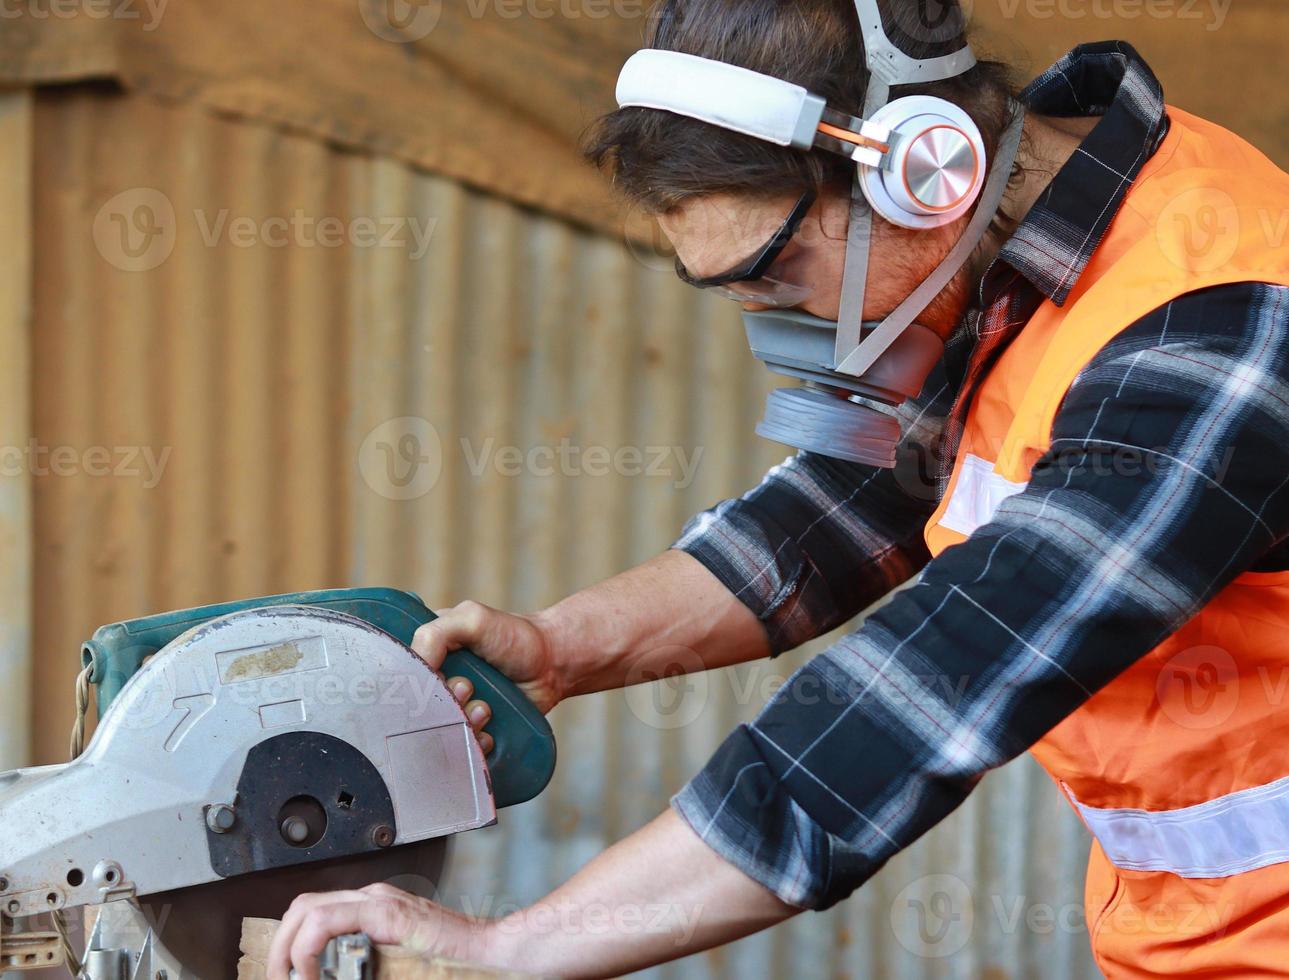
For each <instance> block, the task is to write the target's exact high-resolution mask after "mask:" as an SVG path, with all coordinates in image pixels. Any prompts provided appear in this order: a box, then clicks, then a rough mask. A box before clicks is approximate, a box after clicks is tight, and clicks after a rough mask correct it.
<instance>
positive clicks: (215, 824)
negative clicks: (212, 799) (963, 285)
mask: <svg viewBox="0 0 1289 980" xmlns="http://www.w3.org/2000/svg"><path fill="white" fill-rule="evenodd" d="M236 823H237V811H236V810H234V809H233V808H232V807H231V806H229V805H228V804H227V803H215V804H213V805H212V806H208V807H207V808H206V826H207V827H209V828H210V829H211V831H212V832H213V833H216V834H226V833H228V832H229V831H230V830H232V829H233V826H234V825H235V824H236Z"/></svg>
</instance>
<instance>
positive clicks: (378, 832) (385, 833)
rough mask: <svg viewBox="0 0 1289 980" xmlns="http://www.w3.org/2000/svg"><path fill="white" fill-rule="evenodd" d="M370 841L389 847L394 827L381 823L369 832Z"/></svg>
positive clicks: (392, 841) (392, 838)
mask: <svg viewBox="0 0 1289 980" xmlns="http://www.w3.org/2000/svg"><path fill="white" fill-rule="evenodd" d="M371 842H372V843H373V844H375V845H376V846H377V847H389V846H390V845H391V844H393V843H394V828H393V827H388V826H386V825H385V824H381V825H380V826H379V827H377V828H376V829H375V830H373V831H372V832H371Z"/></svg>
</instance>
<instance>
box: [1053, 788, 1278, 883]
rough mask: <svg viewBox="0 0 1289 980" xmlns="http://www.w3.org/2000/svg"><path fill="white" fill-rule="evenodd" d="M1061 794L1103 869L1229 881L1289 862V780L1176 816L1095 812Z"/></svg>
mask: <svg viewBox="0 0 1289 980" xmlns="http://www.w3.org/2000/svg"><path fill="white" fill-rule="evenodd" d="M1065 792H1066V793H1067V794H1069V797H1070V799H1071V801H1073V803H1074V805H1075V807H1076V808H1077V809H1078V811H1079V813H1080V814H1082V815H1083V819H1084V821H1086V822H1087V825H1088V829H1089V830H1091V831H1092V834H1093V836H1094V837H1096V839H1097V841H1098V842H1100V844H1101V849H1102V850H1104V851H1105V853H1106V857H1107V858H1109V859H1110V863H1111V864H1113V865H1115V866H1116V867H1119V868H1124V869H1125V870H1128V871H1167V872H1169V873H1170V874H1175V875H1178V876H1179V877H1182V878H1228V877H1230V876H1231V875H1238V874H1243V873H1244V872H1246V871H1254V870H1256V869H1258V868H1265V867H1267V866H1268V865H1272V864H1280V863H1281V862H1283V861H1289V777H1285V778H1284V779H1278V780H1276V781H1275V782H1274V783H1268V784H1267V785H1266V786H1256V787H1254V788H1253V789H1244V790H1240V791H1239V792H1238V793H1231V794H1229V795H1228V796H1221V797H1218V798H1217V799H1215V800H1209V801H1208V802H1207V803H1200V804H1197V805H1196V806H1188V807H1184V808H1183V809H1180V810H1099V809H1097V808H1096V807H1090V806H1084V805H1083V804H1082V803H1080V802H1079V801H1078V800H1077V799H1075V798H1074V794H1073V793H1071V792H1070V788H1069V787H1068V786H1066V787H1065Z"/></svg>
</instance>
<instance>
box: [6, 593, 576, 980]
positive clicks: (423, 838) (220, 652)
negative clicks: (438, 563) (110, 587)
mask: <svg viewBox="0 0 1289 980" xmlns="http://www.w3.org/2000/svg"><path fill="white" fill-rule="evenodd" d="M433 618H434V615H433V613H431V612H430V611H429V610H428V609H427V608H426V607H425V606H424V604H423V603H422V602H421V601H420V599H418V598H417V597H416V596H414V595H412V594H410V593H406V592H399V591H396V590H391V589H361V590H334V591H327V592H310V593H297V594H294V595H287V596H276V597H272V598H267V599H255V600H249V601H246V602H239V603H228V604H224V605H219V606H208V607H204V608H201V609H190V610H184V611H180V612H174V613H166V614H163V615H160V616H152V617H148V618H145V619H139V620H133V621H130V622H124V623H117V624H114V625H112V626H105V627H103V628H101V629H99V630H98V631H97V632H96V633H95V634H94V637H93V639H91V640H90V641H89V642H87V643H86V644H85V646H84V649H83V651H82V660H83V666H84V668H85V670H86V671H87V673H88V676H89V679H90V680H91V682H92V683H93V684H94V685H95V686H96V689H97V696H98V708H99V717H100V721H99V724H98V727H97V730H96V731H95V734H94V738H93V740H92V741H91V742H90V744H89V745H88V746H87V747H86V749H85V751H84V752H83V753H82V754H81V755H80V756H79V757H78V758H76V759H75V760H74V761H72V762H70V763H68V764H66V765H60V766H46V767H41V768H34V769H20V770H17V771H14V772H8V773H3V774H0V915H3V917H4V921H5V922H8V923H12V922H13V921H15V920H18V919H23V918H26V917H30V916H34V915H36V914H38V913H46V912H54V913H61V912H65V911H67V910H71V909H76V908H82V907H85V906H98V907H99V908H98V909H97V913H98V914H97V919H96V922H95V925H94V927H93V930H92V932H91V935H90V940H89V942H88V944H87V948H86V953H85V958H84V968H83V971H82V976H84V977H86V978H88V980H136V978H148V980H181V978H183V980H187V978H197V980H219V978H223V977H233V976H236V972H237V971H236V962H237V955H238V948H237V947H238V935H239V932H240V927H241V920H242V918H243V917H247V916H255V917H262V918H281V916H282V914H283V913H284V912H285V910H286V908H287V906H288V905H289V904H290V902H291V900H292V899H293V898H294V897H295V896H296V895H298V894H299V893H301V892H304V891H326V890H334V889H346V888H359V887H362V886H363V885H366V884H370V883H372V882H376V881H393V882H394V883H395V884H397V885H399V886H400V887H403V888H404V889H405V890H411V891H420V892H421V893H422V894H425V895H430V894H432V893H433V889H434V886H435V883H436V882H437V880H438V877H439V874H440V872H441V869H442V866H443V858H444V849H445V846H446V839H447V838H448V837H449V836H450V835H452V834H456V833H460V832H462V831H467V830H473V829H475V828H478V827H485V826H488V825H490V824H493V823H495V822H496V811H497V809H498V808H500V807H506V806H511V805H513V804H516V803H522V802H524V801H526V800H529V799H531V798H533V797H534V796H536V795H537V794H538V793H540V792H541V790H542V789H543V788H544V787H545V786H546V784H547V782H548V781H549V780H550V777H551V774H552V773H553V771H554V766H555V742H554V737H553V735H552V733H551V729H550V726H549V724H548V723H547V722H546V719H545V718H544V717H543V716H542V715H541V713H540V712H539V711H538V710H537V709H536V707H534V706H533V705H532V703H531V702H529V701H528V700H527V698H525V697H524V695H523V694H522V693H521V692H520V691H519V689H518V688H516V687H515V686H514V685H513V684H511V683H510V682H509V681H508V680H507V679H506V678H504V677H503V676H502V675H501V674H500V673H498V672H497V671H496V670H494V669H493V668H491V667H489V666H488V665H487V664H485V663H484V662H483V661H481V660H479V659H478V658H477V657H475V656H473V655H472V654H470V653H469V652H468V651H458V652H455V653H453V654H450V655H449V657H448V659H447V661H446V662H445V664H444V667H443V670H444V673H443V674H442V675H441V674H439V673H436V672H435V671H434V670H432V669H431V668H430V667H429V666H428V665H427V664H426V663H425V662H424V661H423V660H421V659H420V658H419V657H418V656H416V654H415V653H413V652H412V650H411V642H412V636H413V634H414V633H415V632H416V629H417V628H418V627H419V626H421V625H422V624H424V623H426V622H429V621H430V620H432V619H433ZM444 676H452V677H455V676H463V677H466V678H468V679H469V680H470V681H471V682H472V683H473V684H474V688H475V692H476V693H475V696H476V697H478V698H481V699H483V700H485V701H487V702H488V703H489V705H490V706H491V708H492V713H493V717H492V720H491V722H490V723H489V728H488V731H489V733H490V734H491V735H492V736H493V739H494V747H493V749H492V750H491V752H490V753H489V754H488V756H487V757H486V758H485V756H484V754H483V753H482V751H481V750H480V747H479V744H478V741H477V740H476V738H475V736H474V733H473V731H472V730H471V727H470V724H469V722H468V721H467V719H466V717H465V714H464V712H463V710H462V708H461V705H460V704H459V703H458V702H457V700H456V698H455V697H454V696H453V695H452V693H451V692H450V691H449V690H448V688H447V684H446V682H445V680H444ZM2 925H3V923H0V970H3V969H34V968H39V967H44V966H49V965H51V961H50V960H48V959H46V960H41V957H39V956H34V955H31V954H30V953H29V952H27V951H29V950H31V949H34V948H35V946H34V943H35V942H36V940H35V939H34V938H33V937H32V936H26V937H16V936H12V935H11V936H7V937H6V936H5V935H4V929H3V928H2ZM47 945H48V944H47V943H46V947H47ZM46 947H42V949H43V948H46ZM10 951H17V952H16V953H13V954H12V958H11V953H10ZM23 956H27V959H26V960H23V959H22V957H23Z"/></svg>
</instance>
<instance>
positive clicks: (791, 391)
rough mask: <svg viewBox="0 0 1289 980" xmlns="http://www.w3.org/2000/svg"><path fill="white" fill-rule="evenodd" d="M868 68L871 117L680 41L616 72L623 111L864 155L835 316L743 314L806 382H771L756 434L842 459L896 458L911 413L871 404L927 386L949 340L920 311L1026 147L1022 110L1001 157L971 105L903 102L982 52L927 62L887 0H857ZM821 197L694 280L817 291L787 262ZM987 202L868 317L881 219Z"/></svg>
mask: <svg viewBox="0 0 1289 980" xmlns="http://www.w3.org/2000/svg"><path fill="white" fill-rule="evenodd" d="M855 6H856V9H857V11H858V14H859V24H860V30H861V36H862V37H863V40H864V48H865V57H866V61H867V64H868V69H869V72H870V80H869V83H868V92H867V95H866V98H865V103H864V118H857V117H855V116H851V115H848V114H846V113H842V112H839V111H837V110H835V109H832V108H830V107H829V106H828V105H827V103H826V102H825V100H824V99H822V98H821V97H819V96H817V95H814V94H812V93H810V92H809V91H807V90H806V89H804V88H802V87H801V86H799V85H794V84H792V83H790V82H786V81H784V80H782V79H779V78H773V77H771V76H769V75H762V74H759V73H757V72H753V71H749V70H748V69H745V68H740V67H737V66H735V65H729V64H725V63H724V62H720V61H713V60H710V59H706V58H699V57H696V56H694V55H688V54H681V53H679V52H675V51H661V50H655V49H648V50H644V51H638V52H636V53H635V54H634V55H632V56H631V58H630V59H629V60H628V61H627V63H626V65H625V66H624V67H623V69H622V74H621V76H620V77H619V79H618V87H617V101H618V105H619V107H621V108H627V107H639V108H648V109H661V110H664V111H667V112H673V113H676V114H678V115H682V116H687V117H689V118H692V119H697V120H700V121H702V122H706V123H709V124H711V125H713V126H719V127H721V128H723V129H728V130H732V131H734V132H738V133H743V134H744V135H747V136H752V137H755V138H757V139H762V140H765V141H767V142H770V143H774V144H777V145H779V146H789V147H792V148H794V149H797V150H801V151H810V150H813V149H821V150H826V151H828V152H830V153H837V154H840V155H842V156H845V157H847V158H848V159H850V160H853V161H854V163H855V165H856V166H855V177H854V182H853V185H852V189H851V202H850V224H849V229H848V231H847V236H846V264H845V272H844V275H843V278H842V291H841V307H840V312H839V318H838V321H837V322H835V323H834V322H833V321H831V320H824V319H821V318H819V317H815V316H810V315H808V314H805V313H800V312H794V311H792V310H789V309H775V310H772V311H768V312H745V313H744V314H743V322H744V326H745V328H746V330H747V337H748V342H749V344H750V345H751V348H752V353H753V354H755V355H756V357H757V358H758V359H760V360H761V361H763V362H764V363H765V364H766V366H767V367H769V368H770V370H772V371H775V372H777V373H779V374H783V375H787V376H789V377H793V378H797V379H798V380H800V381H801V382H802V384H801V385H800V386H799V387H796V388H782V389H779V390H777V391H774V392H772V393H771V394H770V397H769V399H768V401H767V403H766V412H765V418H764V420H763V421H762V422H761V424H760V425H758V426H757V429H756V431H757V433H758V434H760V435H762V436H764V437H765V438H767V439H772V440H774V441H775V442H781V443H784V444H786V445H790V446H795V447H796V448H798V449H804V450H809V451H811V452H816V453H821V454H823V455H826V456H832V457H836V458H838V459H846V460H851V461H853V462H857V463H866V464H869V465H873V466H881V467H893V466H894V465H895V456H896V447H897V446H898V445H899V442H900V436H901V433H900V425H899V422H898V421H897V420H896V418H895V417H894V415H893V414H888V413H887V412H883V411H880V410H878V409H876V408H873V407H870V406H869V405H865V404H862V403H861V402H862V401H863V400H871V401H874V402H878V403H881V404H884V405H888V406H891V407H897V406H899V405H900V404H902V403H903V402H904V401H905V400H907V399H909V398H912V397H914V396H915V395H917V394H918V393H919V392H920V391H921V389H922V386H923V384H924V383H925V382H926V378H927V375H928V374H930V372H931V369H932V368H933V367H934V366H935V364H936V363H937V362H938V361H939V360H940V358H941V357H942V356H943V353H944V341H943V339H942V338H941V337H940V336H939V335H938V334H937V333H936V332H935V331H933V330H931V329H930V328H928V327H926V326H923V325H922V324H920V323H918V322H916V321H917V317H918V316H920V315H921V314H922V313H923V311H925V310H926V309H927V307H928V306H929V305H930V304H931V302H932V301H933V300H934V299H935V298H936V297H937V296H938V295H939V294H940V293H941V292H942V291H943V290H944V289H945V287H946V286H948V285H949V283H950V282H951V281H952V280H953V277H954V276H955V275H957V273H958V272H959V270H960V269H962V267H963V266H964V265H965V264H966V263H967V261H968V259H969V258H970V256H971V253H972V252H973V251H974V250H975V248H976V246H977V245H979V243H980V241H981V239H983V238H984V235H985V233H986V231H988V229H989V225H990V222H991V221H992V220H993V216H994V214H995V212H996V211H997V210H998V206H999V204H1000V203H1001V201H1002V197H1003V192H1004V190H1005V189H1006V186H1007V180H1008V177H1009V175H1010V173H1011V167H1012V163H1013V162H1014V160H1015V158H1016V152H1017V150H1018V148H1019V146H1020V137H1021V127H1022V122H1023V111H1022V110H1021V108H1020V107H1019V106H1017V107H1016V108H1015V112H1014V114H1013V117H1012V120H1011V123H1010V124H1009V126H1008V127H1007V130H1006V131H1005V132H1004V134H1003V136H1002V138H1001V140H1000V141H999V146H998V148H997V153H996V154H995V159H994V161H993V163H992V166H989V165H987V162H986V159H985V156H986V154H985V146H984V141H983V139H982V138H981V135H980V131H979V129H977V127H976V125H975V123H974V122H973V121H972V120H971V117H970V116H969V115H967V113H966V112H964V111H963V110H962V109H961V108H959V107H958V106H956V105H954V104H952V103H950V102H947V101H945V100H943V99H937V98H931V97H928V96H920V95H919V96H907V97H904V98H900V99H896V100H895V101H893V102H892V101H890V90H891V87H892V86H896V85H909V84H916V83H926V82H935V81H941V80H944V79H948V78H954V77H956V76H958V75H961V74H963V73H964V72H966V71H968V70H970V69H971V68H972V67H973V66H974V65H975V64H976V58H975V55H974V54H973V53H972V51H971V48H970V47H968V46H964V47H962V48H961V49H959V50H958V51H955V52H954V53H952V54H949V55H945V56H943V57H939V58H933V59H929V60H926V61H918V60H916V59H913V58H910V57H909V56H908V55H906V54H904V52H902V51H901V50H900V49H899V48H897V47H896V46H895V44H894V42H892V41H891V39H890V38H889V37H888V36H887V34H886V32H885V29H884V28H883V27H882V19H881V14H880V12H879V11H878V8H877V0H856V3H855ZM813 203H814V194H813V193H807V194H806V195H805V196H803V197H802V198H801V199H800V200H799V201H798V202H797V204H796V206H795V207H794V208H793V209H792V211H791V212H790V213H789V215H788V218H787V220H786V221H785V222H784V224H783V226H782V228H781V229H780V231H779V233H778V234H776V235H775V236H774V238H773V239H772V240H771V241H770V242H769V243H768V244H767V245H766V247H765V248H764V249H763V250H762V251H761V252H760V253H758V254H757V255H755V256H753V257H752V258H751V259H749V260H748V261H747V262H746V263H743V265H742V266H741V267H740V268H737V269H734V270H730V271H729V272H727V273H724V274H722V275H720V276H713V277H708V278H706V279H702V278H696V277H693V276H690V275H689V274H688V272H687V271H686V270H685V269H684V268H683V266H681V265H680V263H679V262H677V271H678V272H679V273H680V276H681V278H682V279H684V280H685V281H686V282H688V283H690V284H691V285H694V286H698V287H699V288H705V289H715V290H718V291H720V292H721V293H722V295H725V296H728V297H729V298H731V299H735V300H738V301H740V302H744V303H754V304H758V305H769V306H773V307H790V306H794V305H796V304H797V303H799V302H801V301H802V300H803V299H804V298H805V297H806V295H807V294H808V288H809V287H808V286H805V285H801V284H796V283H794V282H792V281H791V277H790V276H787V275H784V276H781V277H780V278H776V277H775V275H774V273H773V272H772V270H771V267H772V266H773V264H774V260H775V258H776V257H777V256H778V255H779V253H780V252H781V251H782V250H783V249H784V247H785V246H786V245H787V243H788V241H789V240H790V239H791V238H792V236H793V234H795V232H796V229H797V227H798V226H799V225H800V223H801V221H802V219H803V218H804V216H805V214H806V212H807V211H809V209H810V207H811V206H812V205H813ZM973 205H975V206H976V210H975V213H974V214H973V215H972V217H971V220H970V221H969V222H968V224H967V226H966V227H965V229H964V230H963V233H962V235H961V237H959V239H958V240H957V242H956V243H955V244H954V245H953V247H952V248H951V249H950V250H949V253H948V254H947V255H946V256H945V257H944V259H943V260H942V261H941V262H940V264H939V265H938V266H937V267H936V268H935V270H934V271H932V273H931V274H930V275H929V276H928V277H927V278H926V279H925V280H923V282H922V283H921V284H919V285H918V286H917V288H916V289H914V290H913V292H912V293H911V294H910V295H909V296H908V297H907V298H906V299H904V300H903V301H902V302H901V303H900V304H899V305H898V306H897V307H896V308H895V309H894V310H892V311H891V313H890V315H889V316H887V317H886V319H884V320H882V321H880V322H876V323H865V322H863V310H864V292H865V287H866V284H867V279H868V264H869V261H868V260H869V251H870V248H871V245H872V225H873V215H874V214H877V215H878V216H879V217H881V218H883V219H884V220H886V221H889V222H890V223H891V224H894V225H897V226H899V227H901V228H907V229H912V230H920V229H930V228H938V227H941V226H943V225H946V224H948V223H950V222H952V221H955V220H957V219H959V218H961V217H962V216H963V215H965V214H966V213H967V212H968V211H970V210H971V208H972V206H973Z"/></svg>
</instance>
